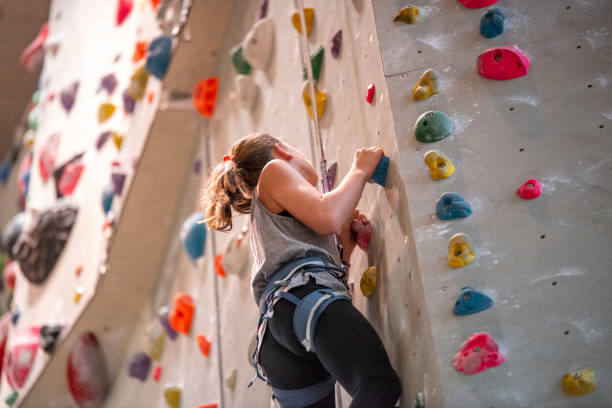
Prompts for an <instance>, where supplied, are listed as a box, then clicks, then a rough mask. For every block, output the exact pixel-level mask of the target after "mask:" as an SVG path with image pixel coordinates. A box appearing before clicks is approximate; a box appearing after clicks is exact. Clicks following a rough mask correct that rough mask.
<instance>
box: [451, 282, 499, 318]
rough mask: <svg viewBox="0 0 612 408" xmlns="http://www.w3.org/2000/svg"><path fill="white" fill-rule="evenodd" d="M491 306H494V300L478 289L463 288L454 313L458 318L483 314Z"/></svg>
mask: <svg viewBox="0 0 612 408" xmlns="http://www.w3.org/2000/svg"><path fill="white" fill-rule="evenodd" d="M491 306H493V299H491V298H490V297H488V296H487V295H485V294H484V293H482V292H480V291H478V290H476V289H473V288H471V287H469V286H465V287H463V288H461V293H460V294H459V297H458V298H457V301H456V302H455V307H454V308H453V313H454V314H456V315H457V316H466V315H470V314H474V313H478V312H482V311H483V310H486V309H488V308H490V307H491Z"/></svg>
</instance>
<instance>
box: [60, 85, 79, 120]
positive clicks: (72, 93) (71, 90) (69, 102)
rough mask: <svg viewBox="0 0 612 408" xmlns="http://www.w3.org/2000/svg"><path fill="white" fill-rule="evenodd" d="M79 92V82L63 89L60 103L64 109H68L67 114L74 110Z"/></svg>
mask: <svg viewBox="0 0 612 408" xmlns="http://www.w3.org/2000/svg"><path fill="white" fill-rule="evenodd" d="M78 90H79V82H78V81H75V82H73V83H71V84H70V85H68V86H67V87H66V88H64V89H62V91H61V92H60V102H61V103H62V106H63V107H64V109H66V112H69V113H70V111H71V110H72V107H73V106H74V101H75V100H76V94H77V91H78Z"/></svg>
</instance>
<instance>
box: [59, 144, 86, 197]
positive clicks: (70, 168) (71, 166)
mask: <svg viewBox="0 0 612 408" xmlns="http://www.w3.org/2000/svg"><path fill="white" fill-rule="evenodd" d="M82 156H83V155H82V154H80V155H77V156H76V157H75V158H73V159H71V160H70V161H69V162H68V163H66V164H65V166H64V167H63V171H62V172H61V177H60V179H59V181H58V183H57V184H58V186H57V189H58V190H59V192H60V194H61V196H69V195H71V194H72V192H73V191H74V189H75V187H76V185H77V183H78V182H79V179H80V178H81V174H82V173H83V170H85V164H83V161H82V160H81V157H82Z"/></svg>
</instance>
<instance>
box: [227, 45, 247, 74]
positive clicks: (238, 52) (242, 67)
mask: <svg viewBox="0 0 612 408" xmlns="http://www.w3.org/2000/svg"><path fill="white" fill-rule="evenodd" d="M230 56H231V57H232V65H233V66H234V70H236V73H237V74H242V75H249V74H250V73H251V65H250V64H249V63H248V62H247V61H246V60H245V59H244V57H243V56H242V45H237V46H235V47H234V48H232V49H231V50H230Z"/></svg>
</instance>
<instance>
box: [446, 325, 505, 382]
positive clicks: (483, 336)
mask: <svg viewBox="0 0 612 408" xmlns="http://www.w3.org/2000/svg"><path fill="white" fill-rule="evenodd" d="M504 361H506V357H505V356H504V355H503V354H502V353H500V352H499V350H498V347H497V343H495V340H494V339H493V337H491V336H490V335H489V334H488V333H484V332H483V333H475V334H472V335H471V336H470V337H469V338H468V339H467V340H466V341H465V342H464V343H463V344H462V345H461V350H460V351H459V352H458V353H457V354H455V357H454V358H453V365H454V366H455V369H457V371H463V373H464V374H468V375H472V374H477V373H479V372H481V371H484V370H486V369H487V368H492V367H497V366H498V365H500V364H502V363H503V362H504Z"/></svg>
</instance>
